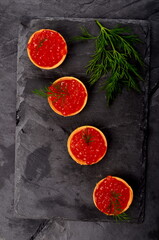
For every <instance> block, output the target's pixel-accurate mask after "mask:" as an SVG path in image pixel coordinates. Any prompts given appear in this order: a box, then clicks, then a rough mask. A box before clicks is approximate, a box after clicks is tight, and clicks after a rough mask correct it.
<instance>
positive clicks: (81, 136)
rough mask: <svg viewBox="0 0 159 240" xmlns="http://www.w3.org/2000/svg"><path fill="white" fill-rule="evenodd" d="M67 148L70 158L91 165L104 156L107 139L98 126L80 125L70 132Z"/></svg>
mask: <svg viewBox="0 0 159 240" xmlns="http://www.w3.org/2000/svg"><path fill="white" fill-rule="evenodd" d="M67 149H68V152H69V154H70V156H71V157H72V159H73V160H75V161H76V162H77V163H79V164H81V165H92V164H95V163H98V162H99V161H100V160H101V159H102V158H103V157H104V156H105V154H106V152H107V140H106V137H105V135H104V134H103V133H102V132H101V131H100V130H99V129H98V128H96V127H93V126H82V127H79V128H77V129H75V130H74V131H73V132H72V133H71V134H70V136H69V138H68V141H67Z"/></svg>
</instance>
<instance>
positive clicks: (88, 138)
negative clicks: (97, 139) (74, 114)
mask: <svg viewBox="0 0 159 240" xmlns="http://www.w3.org/2000/svg"><path fill="white" fill-rule="evenodd" d="M92 138H93V136H92V134H90V133H89V132H88V128H85V129H84V130H83V131H82V139H83V140H84V141H85V143H87V144H88V145H89V143H91V142H93V141H94V140H93V139H92Z"/></svg>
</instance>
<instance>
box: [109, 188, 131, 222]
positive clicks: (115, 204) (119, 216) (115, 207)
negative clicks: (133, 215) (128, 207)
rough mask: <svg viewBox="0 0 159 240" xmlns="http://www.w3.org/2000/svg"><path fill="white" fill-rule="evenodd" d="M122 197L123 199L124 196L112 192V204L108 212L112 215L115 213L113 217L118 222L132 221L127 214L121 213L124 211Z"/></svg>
mask: <svg viewBox="0 0 159 240" xmlns="http://www.w3.org/2000/svg"><path fill="white" fill-rule="evenodd" d="M120 197H122V194H120V193H117V192H114V191H112V192H111V197H110V203H109V205H108V207H107V211H109V212H110V213H112V211H113V217H114V219H115V220H116V221H126V220H130V217H129V216H128V215H127V213H125V212H122V213H119V212H121V211H122V209H121V204H120V201H119V200H120Z"/></svg>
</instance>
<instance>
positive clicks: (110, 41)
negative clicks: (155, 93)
mask: <svg viewBox="0 0 159 240" xmlns="http://www.w3.org/2000/svg"><path fill="white" fill-rule="evenodd" d="M96 24H97V25H98V27H99V29H100V33H99V35H98V36H93V35H91V34H90V33H89V32H88V30H87V29H86V28H82V35H81V36H78V37H76V38H74V39H75V40H92V39H94V40H95V52H94V54H93V55H92V56H91V59H90V61H89V62H88V65H87V66H86V68H87V71H86V73H87V74H88V75H89V76H90V79H89V83H90V85H93V84H95V83H96V82H97V81H98V80H99V79H100V78H101V77H103V76H104V77H105V81H104V82H103V85H102V89H103V90H104V91H105V93H106V98H107V102H108V105H109V104H110V103H112V102H113V100H114V99H115V97H116V96H117V95H118V93H120V92H121V91H122V89H123V87H127V88H128V89H130V88H133V89H134V90H136V91H138V92H139V91H140V86H139V83H138V80H143V78H142V77H141V75H140V73H139V71H138V69H137V67H136V65H137V64H138V65H143V60H142V59H141V56H140V54H139V53H138V52H137V51H136V50H135V48H134V47H133V44H134V43H138V42H141V40H140V39H139V38H138V37H137V36H136V35H126V34H127V33H130V29H128V28H126V27H115V28H113V29H108V28H106V27H104V26H103V25H102V24H101V23H100V22H99V21H98V20H96ZM132 61H134V62H135V64H134V63H132Z"/></svg>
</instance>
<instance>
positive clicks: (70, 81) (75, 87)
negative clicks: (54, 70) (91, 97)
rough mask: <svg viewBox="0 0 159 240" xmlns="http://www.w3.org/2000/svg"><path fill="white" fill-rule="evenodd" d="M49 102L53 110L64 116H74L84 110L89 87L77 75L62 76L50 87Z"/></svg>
mask: <svg viewBox="0 0 159 240" xmlns="http://www.w3.org/2000/svg"><path fill="white" fill-rule="evenodd" d="M49 89H50V91H51V92H50V93H48V95H49V96H48V103H49V105H50V107H51V108H52V110H53V111H54V112H56V113H57V114H59V115H62V116H64V117H68V116H73V115H76V114H78V113H79V112H81V111H82V109H83V108H84V107H85V105H86V103H87V99H88V93H87V89H86V87H85V86H84V84H83V83H82V82H81V81H80V80H79V79H77V78H75V77H62V78H59V79H57V80H56V81H55V82H53V84H52V85H51V86H50V87H49Z"/></svg>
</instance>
